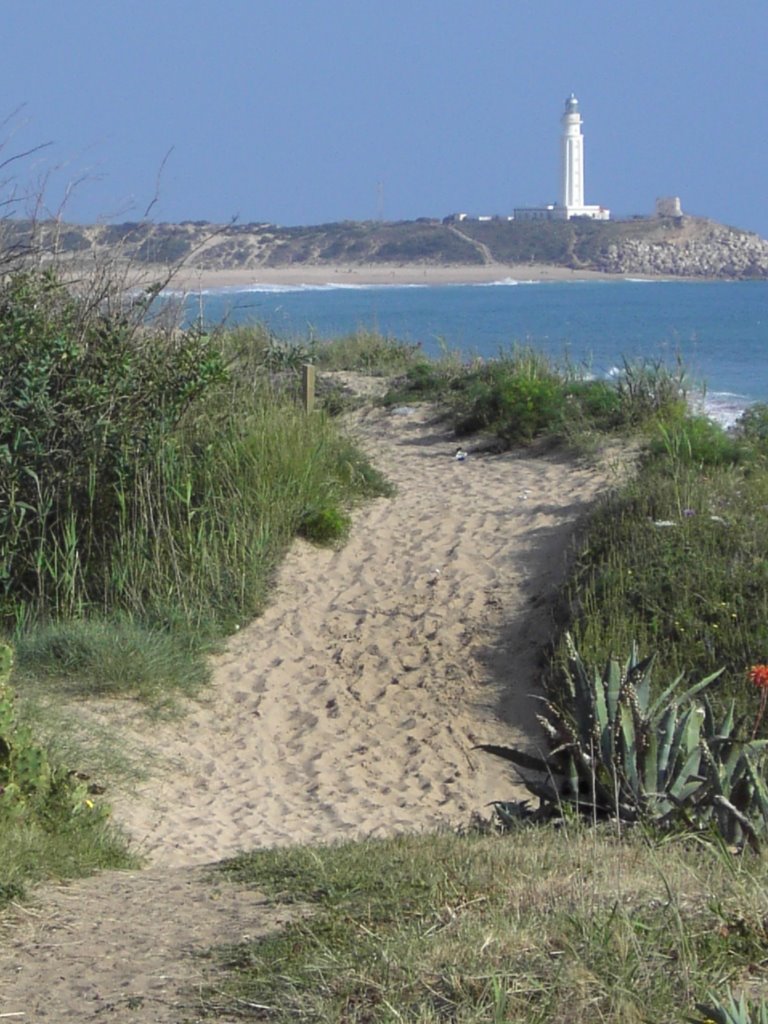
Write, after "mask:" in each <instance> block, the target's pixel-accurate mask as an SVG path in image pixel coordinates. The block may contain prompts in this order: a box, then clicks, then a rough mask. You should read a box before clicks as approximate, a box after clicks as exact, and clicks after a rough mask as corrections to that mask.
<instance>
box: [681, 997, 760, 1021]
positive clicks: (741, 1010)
mask: <svg viewBox="0 0 768 1024" xmlns="http://www.w3.org/2000/svg"><path fill="white" fill-rule="evenodd" d="M710 998H712V997H710ZM696 1009H697V1010H698V1011H699V1013H700V1015H701V1016H699V1017H688V1018H687V1020H689V1021H690V1022H691V1024H768V1003H766V1002H765V1001H764V1000H761V1001H760V1003H759V1004H756V1005H750V1004H749V1003H748V1002H747V1000H746V997H745V996H744V995H743V994H742V995H741V997H740V998H739V1000H738V1002H737V1001H736V999H735V997H734V996H733V995H732V994H731V993H729V994H728V996H727V998H726V1000H725V1002H721V1001H720V1000H719V999H714V998H713V999H712V1002H711V1003H697V1004H696Z"/></svg>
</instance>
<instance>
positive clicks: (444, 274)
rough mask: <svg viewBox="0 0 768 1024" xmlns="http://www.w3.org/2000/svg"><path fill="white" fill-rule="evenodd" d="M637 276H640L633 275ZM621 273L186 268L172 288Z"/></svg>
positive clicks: (543, 268)
mask: <svg viewBox="0 0 768 1024" xmlns="http://www.w3.org/2000/svg"><path fill="white" fill-rule="evenodd" d="M633 276H634V275H633ZM622 279H623V277H622V276H621V275H618V274H606V273H602V272H599V271H595V270H570V269H569V268H567V267H556V266H548V265H546V264H523V265H514V266H511V265H508V264H504V263H491V264H485V265H482V266H478V265H476V264H474V265H455V266H430V265H423V264H402V265H398V266H393V265H387V264H359V265H346V266H343V265H333V264H327V265H326V264H293V265H292V266H285V267H254V268H252V269H240V268H229V269H220V270H209V269H203V268H197V267H183V268H182V269H181V270H179V271H178V273H177V274H176V275H175V276H174V277H173V279H172V281H171V282H170V284H169V288H171V289H177V290H178V289H180V290H183V291H188V292H196V291H201V290H205V291H207V290H211V289H219V288H244V289H245V288H249V287H256V286H259V285H277V286H279V285H284V286H294V287H298V286H301V285H309V286H314V287H318V286H322V285H325V284H327V285H357V286H360V287H365V286H367V285H395V286H397V285H414V284H419V285H446V284H493V283H494V282H497V281H521V282H522V281H620V280H622Z"/></svg>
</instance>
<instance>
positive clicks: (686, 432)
mask: <svg viewBox="0 0 768 1024" xmlns="http://www.w3.org/2000/svg"><path fill="white" fill-rule="evenodd" d="M766 454H767V453H766V448H765V442H764V441H761V440H759V439H757V440H754V439H752V438H750V437H748V436H747V435H745V434H743V433H742V434H737V435H735V436H734V435H729V434H726V433H725V432H724V431H723V430H722V429H721V428H719V427H717V426H716V425H715V424H712V423H711V422H709V421H703V420H702V419H701V418H700V417H691V418H689V419H685V420H680V421H679V422H676V423H674V424H673V425H672V426H671V427H668V426H663V425H660V426H659V427H658V429H657V433H656V435H655V437H654V438H653V440H652V442H651V444H650V447H649V451H648V453H647V455H646V457H645V458H644V459H643V460H642V462H641V465H640V467H639V469H638V472H637V473H636V475H635V476H633V478H632V479H631V480H629V481H628V482H627V483H626V484H624V485H623V486H622V487H621V488H620V489H619V490H618V491H616V492H615V493H614V494H612V495H610V496H609V497H608V498H607V499H606V500H605V501H604V502H602V503H601V504H599V505H598V507H597V508H596V509H595V511H594V513H593V514H592V515H591V517H590V518H589V521H588V523H587V524H586V526H585V529H584V532H583V535H582V538H581V541H580V544H579V547H578V549H577V552H576V556H575V559H574V563H573V567H572V571H571V574H570V579H569V582H568V585H567V593H566V608H567V610H566V612H565V615H564V622H563V625H564V626H565V627H566V628H570V630H571V632H573V634H574V637H575V640H576V645H577V647H578V648H579V650H580V651H581V653H582V655H583V656H584V657H585V658H586V659H587V660H588V661H590V662H592V663H595V664H601V663H603V662H605V660H606V659H607V658H608V656H609V655H610V654H611V653H612V652H615V653H621V652H626V651H628V650H629V648H630V646H631V644H632V642H633V641H636V642H637V644H638V645H639V647H640V650H642V651H644V652H646V653H651V652H655V653H656V657H657V664H656V669H655V676H656V680H657V683H658V685H659V686H661V685H663V684H664V683H665V682H668V681H669V680H671V679H672V678H674V677H675V676H676V675H678V674H679V673H681V672H682V673H685V674H686V675H689V676H690V677H691V678H693V677H703V676H705V675H708V674H710V673H711V672H714V671H716V670H717V669H719V668H724V670H725V671H724V673H723V676H722V679H721V682H720V683H719V684H718V686H717V688H716V690H715V691H714V696H715V697H716V699H717V701H718V703H719V705H720V706H721V707H722V706H724V704H725V702H726V701H727V700H729V699H730V698H733V699H735V700H736V702H737V710H738V712H740V713H741V714H743V715H746V716H748V717H749V718H750V720H753V719H754V716H755V711H756V707H757V694H756V693H755V692H754V688H753V687H751V686H750V685H749V684H748V683H747V681H746V671H747V669H748V668H749V667H750V666H751V665H753V664H755V663H760V662H764V661H766V660H767V658H768V464H767V463H766Z"/></svg>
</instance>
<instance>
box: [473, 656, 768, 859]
mask: <svg viewBox="0 0 768 1024" xmlns="http://www.w3.org/2000/svg"><path fill="white" fill-rule="evenodd" d="M653 660H654V659H653V656H650V657H647V658H644V659H642V660H640V659H639V658H638V656H637V651H636V649H635V648H634V647H633V650H632V652H631V654H630V656H629V658H628V659H627V661H626V663H625V664H624V666H623V667H622V666H621V665H620V663H619V662H618V660H617V659H615V658H611V659H610V660H609V661H608V664H607V665H606V666H605V668H604V669H603V671H602V672H600V671H598V670H597V669H595V670H594V671H592V672H590V671H589V670H588V668H587V666H586V665H585V664H584V661H583V660H582V658H581V656H580V655H579V653H578V652H577V651H576V649H575V647H574V644H573V641H572V639H571V638H570V637H568V663H567V669H566V673H565V684H566V686H565V693H564V697H563V699H562V700H561V701H559V702H558V701H554V700H546V699H545V701H544V703H545V708H546V712H545V714H543V715H540V716H539V721H540V722H541V725H542V727H543V729H544V731H545V733H546V735H547V737H548V739H549V741H550V745H551V750H550V752H549V753H548V754H546V755H535V754H530V753H527V752H526V751H522V750H517V749H514V748H509V747H500V746H496V745H493V744H481V745H480V748H479V749H481V750H485V751H487V752H488V753H490V754H494V755H496V756H498V757H501V758H504V759H505V760H507V761H510V762H512V764H514V765H515V768H516V769H517V771H518V774H519V775H520V777H521V778H522V780H523V782H524V783H525V785H526V786H527V788H528V789H529V790H530V791H531V792H532V793H534V794H535V795H536V796H538V798H539V800H540V802H541V809H542V812H543V813H545V814H560V813H562V808H563V807H564V806H569V805H570V806H572V807H575V808H577V809H578V810H579V811H581V812H583V813H586V814H588V815H590V816H592V817H618V818H619V819H621V820H623V821H627V822H637V821H641V820H643V821H648V822H653V823H654V824H655V825H657V826H660V827H664V826H668V825H670V824H672V823H673V822H681V823H683V824H685V825H686V826H687V827H690V828H700V827H704V826H705V825H706V824H707V823H708V822H710V821H714V822H715V823H716V825H717V826H718V827H719V828H720V831H721V832H722V833H723V835H725V836H726V837H727V838H728V839H729V840H731V841H738V840H740V839H742V838H744V837H746V838H747V839H748V840H749V841H750V842H752V843H753V844H756V843H757V841H758V838H759V836H761V835H762V834H764V833H768V789H766V786H765V783H764V782H763V780H762V777H761V774H760V772H759V769H758V764H759V758H760V755H761V753H762V751H763V750H764V749H765V746H766V741H764V740H759V741H742V740H740V739H738V730H739V728H740V727H741V725H742V723H740V722H739V723H737V722H736V721H735V717H734V711H733V707H731V709H730V711H729V712H728V714H727V715H726V716H725V718H724V719H723V720H722V722H720V723H719V724H715V719H714V714H713V712H712V708H711V704H710V702H709V700H708V699H707V697H706V694H705V693H704V691H706V690H707V689H708V688H709V687H711V686H712V684H713V683H714V682H715V681H716V680H717V678H718V677H719V676H720V674H721V672H716V673H714V674H713V675H710V676H707V678H706V679H702V680H701V681H700V682H698V683H696V684H695V685H694V686H690V687H689V688H688V689H686V690H684V691H683V692H679V691H680V689H681V686H682V682H683V677H682V676H678V678H677V679H675V680H674V682H672V683H671V684H670V685H669V686H668V687H666V689H665V690H664V691H663V692H662V693H661V694H660V695H659V696H658V697H656V698H653V697H652V696H651V670H652V666H653ZM699 695H701V699H702V702H701V703H699V702H698V701H697V700H695V699H694V698H696V697H698V696H699Z"/></svg>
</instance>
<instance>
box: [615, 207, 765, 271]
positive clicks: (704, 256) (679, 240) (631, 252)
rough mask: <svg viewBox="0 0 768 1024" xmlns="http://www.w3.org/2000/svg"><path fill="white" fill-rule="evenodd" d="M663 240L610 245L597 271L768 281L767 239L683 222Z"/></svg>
mask: <svg viewBox="0 0 768 1024" xmlns="http://www.w3.org/2000/svg"><path fill="white" fill-rule="evenodd" d="M676 226H677V229H678V230H672V231H668V232H665V234H664V237H661V238H653V237H652V238H648V239H639V238H626V239H620V240H618V241H615V242H612V243H611V244H610V245H608V246H607V247H606V249H605V250H604V252H603V253H602V254H601V256H600V258H599V259H598V260H597V261H596V267H595V269H598V270H603V271H607V272H608V273H611V274H624V275H627V274H630V275H631V274H640V275H649V276H654V277H658V276H664V277H706V278H726V279H731V280H744V279H768V241H766V240H765V239H763V238H760V236H759V235H756V234H753V233H751V232H747V231H739V230H737V229H735V228H729V227H725V226H724V225H721V224H714V223H712V222H704V223H702V222H700V221H698V220H695V219H692V218H691V219H689V218H682V220H681V221H678V222H677V225H676Z"/></svg>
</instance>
